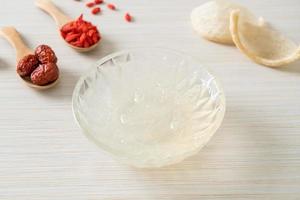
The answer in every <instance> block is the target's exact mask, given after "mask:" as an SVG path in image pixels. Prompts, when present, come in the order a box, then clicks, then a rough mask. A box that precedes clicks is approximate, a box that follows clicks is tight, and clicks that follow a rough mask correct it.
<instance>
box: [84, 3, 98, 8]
mask: <svg viewBox="0 0 300 200" xmlns="http://www.w3.org/2000/svg"><path fill="white" fill-rule="evenodd" d="M95 5H96V4H95V2H89V3H87V4H86V6H87V7H89V8H91V7H93V6H95Z"/></svg>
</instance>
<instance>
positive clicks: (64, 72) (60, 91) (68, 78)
mask: <svg viewBox="0 0 300 200" xmlns="http://www.w3.org/2000/svg"><path fill="white" fill-rule="evenodd" d="M79 77H80V74H75V73H74V72H72V71H71V70H70V69H66V68H64V67H63V66H61V67H60V80H59V82H58V83H57V85H56V86H54V87H53V88H50V89H48V90H46V91H44V90H41V91H39V90H35V91H36V92H38V93H39V94H40V95H41V96H44V97H47V98H53V99H65V98H68V99H69V100H71V99H72V93H73V90H74V87H75V85H76V82H77V81H78V79H79Z"/></svg>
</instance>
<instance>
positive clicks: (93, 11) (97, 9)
mask: <svg viewBox="0 0 300 200" xmlns="http://www.w3.org/2000/svg"><path fill="white" fill-rule="evenodd" d="M100 11H101V9H100V7H97V8H94V9H93V10H92V14H94V15H96V14H98V13H99V12H100Z"/></svg>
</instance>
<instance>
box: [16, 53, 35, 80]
mask: <svg viewBox="0 0 300 200" xmlns="http://www.w3.org/2000/svg"><path fill="white" fill-rule="evenodd" d="M38 65H39V61H38V59H37V57H36V56H35V55H31V54H30V55H27V56H24V57H23V58H22V59H21V60H19V62H18V65H17V73H18V74H19V75H20V76H22V77H24V76H30V74H31V73H32V72H33V71H34V70H35V69H36V68H37V67H38Z"/></svg>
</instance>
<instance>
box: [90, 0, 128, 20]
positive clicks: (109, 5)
mask: <svg viewBox="0 0 300 200" xmlns="http://www.w3.org/2000/svg"><path fill="white" fill-rule="evenodd" d="M100 4H104V1H103V0H93V1H90V2H88V3H86V6H87V7H88V8H91V9H92V10H91V13H92V14H94V15H96V14H98V13H100V12H101V11H102V10H101V7H100V6H99V5H100ZM106 6H107V8H108V9H110V10H117V8H116V6H115V5H114V4H112V3H107V5H106ZM124 19H125V20H126V21H127V22H131V21H132V19H133V18H132V16H131V15H130V14H129V13H128V12H126V13H125V15H124Z"/></svg>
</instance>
